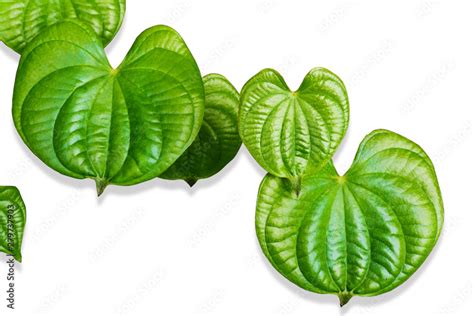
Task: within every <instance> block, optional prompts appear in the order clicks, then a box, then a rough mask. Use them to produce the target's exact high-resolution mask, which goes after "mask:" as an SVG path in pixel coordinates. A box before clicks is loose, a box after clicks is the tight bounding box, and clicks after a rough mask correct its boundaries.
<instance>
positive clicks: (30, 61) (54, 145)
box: [13, 22, 204, 194]
mask: <svg viewBox="0 0 474 316" xmlns="http://www.w3.org/2000/svg"><path fill="white" fill-rule="evenodd" d="M13 103H14V104H13V116H14V121H15V125H16V128H17V130H18V132H19V134H20V135H21V137H22V138H23V140H24V142H25V143H26V144H27V145H28V147H29V148H30V149H31V151H32V152H33V153H34V154H35V155H36V156H38V157H39V158H40V159H41V160H42V161H43V162H44V163H46V164H47V165H48V166H49V167H51V168H53V169H54V170H56V171H58V172H60V173H62V174H64V175H67V176H70V177H74V178H79V179H83V178H91V179H95V180H96V183H97V187H98V192H99V194H100V193H102V191H103V190H104V189H105V187H106V186H107V185H108V184H115V185H133V184H137V183H141V182H144V181H147V180H150V179H153V178H156V177H157V176H158V175H160V174H161V173H163V172H164V171H165V170H166V169H168V168H169V167H170V166H171V165H172V164H173V163H174V162H175V161H176V160H177V159H178V158H179V157H180V156H181V155H182V154H183V152H184V151H185V150H186V149H187V148H188V147H189V146H190V145H191V144H192V142H193V141H194V139H195V137H196V136H197V134H198V132H199V129H200V127H201V123H202V119H203V115H204V87H203V83H202V78H201V74H200V72H199V69H198V66H197V65H196V62H195V60H194V58H193V56H192V55H191V52H190V51H189V49H188V48H187V46H186V44H185V43H184V41H183V39H182V38H181V37H180V36H179V34H178V33H177V32H176V31H174V30H173V29H171V28H169V27H167V26H155V27H152V28H150V29H148V30H146V31H145V32H143V33H142V34H141V35H140V36H139V37H138V38H137V40H136V41H135V43H134V44H133V46H132V48H131V50H130V51H129V53H128V54H127V56H126V58H125V60H124V61H123V62H122V64H121V65H120V66H119V67H118V68H117V69H113V68H112V67H111V66H110V64H109V62H108V60H107V57H106V55H105V52H104V49H103V47H102V44H101V42H100V40H99V39H98V38H97V37H96V36H95V34H94V32H92V31H91V30H90V28H88V27H86V26H85V25H81V24H78V23H74V22H63V23H59V24H55V25H53V26H51V27H49V28H48V29H46V30H45V31H44V32H42V33H41V34H40V35H39V36H38V37H36V39H35V40H33V42H31V43H30V44H29V45H28V46H27V47H26V49H25V51H24V52H23V54H22V58H21V60H20V66H19V69H18V72H17V80H16V85H15V91H14V101H13Z"/></svg>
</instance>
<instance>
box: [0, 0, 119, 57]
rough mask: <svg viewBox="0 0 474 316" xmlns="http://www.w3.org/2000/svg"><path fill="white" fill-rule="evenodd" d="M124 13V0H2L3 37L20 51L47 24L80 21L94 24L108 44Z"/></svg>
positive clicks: (0, 27)
mask: <svg viewBox="0 0 474 316" xmlns="http://www.w3.org/2000/svg"><path fill="white" fill-rule="evenodd" d="M124 14H125V0H0V40H1V41H3V42H4V43H5V44H6V45H7V46H9V47H10V48H12V49H13V50H15V51H16V52H19V53H21V52H22V51H23V49H24V48H25V46H26V44H28V43H29V42H30V41H31V40H33V39H34V38H35V37H36V36H37V35H38V34H39V33H41V32H42V31H43V30H44V29H45V28H47V27H48V26H51V25H53V24H55V23H58V22H62V21H66V20H79V21H82V22H84V23H86V24H87V25H89V26H90V27H92V28H93V29H94V31H95V33H96V34H97V36H99V37H100V38H101V41H102V44H103V45H104V46H106V45H107V44H108V43H109V42H110V41H111V40H112V39H113V38H114V36H115V34H116V33H117V32H118V30H119V28H120V26H121V24H122V20H123V17H124Z"/></svg>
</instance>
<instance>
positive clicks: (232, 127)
mask: <svg viewBox="0 0 474 316" xmlns="http://www.w3.org/2000/svg"><path fill="white" fill-rule="evenodd" d="M204 90H205V96H206V102H205V111H204V121H203V124H202V127H201V130H200V132H199V135H198V137H197V138H196V140H195V141H194V143H193V144H192V145H191V147H189V148H188V150H186V152H185V153H184V154H183V155H182V156H181V157H180V158H179V159H178V161H176V163H174V164H173V166H171V168H170V169H168V170H167V171H166V172H165V173H164V174H162V175H161V176H160V177H161V178H164V179H172V180H177V179H181V180H185V181H186V182H188V183H189V185H191V186H193V185H194V184H195V183H196V182H197V181H198V180H200V179H205V178H209V177H212V176H213V175H215V174H217V173H218V172H219V171H221V170H222V169H223V168H224V167H225V166H226V165H227V164H228V163H229V162H230V161H231V160H232V159H234V157H235V155H237V152H238V151H239V149H240V146H241V145H242V142H241V140H240V136H239V131H238V128H237V116H238V112H239V93H238V92H237V90H235V88H234V87H233V86H232V84H231V83H230V82H229V81H227V79H226V78H224V77H223V76H221V75H217V74H211V75H207V76H205V77H204Z"/></svg>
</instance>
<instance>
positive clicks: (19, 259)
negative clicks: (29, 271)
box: [13, 253, 23, 263]
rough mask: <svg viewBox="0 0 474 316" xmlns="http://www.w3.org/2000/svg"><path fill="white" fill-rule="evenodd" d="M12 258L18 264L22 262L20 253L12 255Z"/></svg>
mask: <svg viewBox="0 0 474 316" xmlns="http://www.w3.org/2000/svg"><path fill="white" fill-rule="evenodd" d="M13 258H14V259H15V260H16V261H17V262H19V263H21V262H22V261H23V257H22V256H21V253H17V254H14V255H13Z"/></svg>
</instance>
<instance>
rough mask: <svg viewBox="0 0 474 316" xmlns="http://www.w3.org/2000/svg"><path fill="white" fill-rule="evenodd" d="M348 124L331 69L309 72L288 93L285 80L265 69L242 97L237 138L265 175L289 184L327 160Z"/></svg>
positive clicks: (346, 104) (340, 85) (342, 95)
mask: <svg viewBox="0 0 474 316" xmlns="http://www.w3.org/2000/svg"><path fill="white" fill-rule="evenodd" d="M348 123H349V101H348V97H347V92H346V89H345V87H344V84H343V82H342V81H341V80H340V79H339V78H338V77H337V76H336V75H334V74H333V73H331V72H330V71H329V70H326V69H323V68H315V69H313V70H312V71H311V72H310V73H309V74H308V75H307V76H306V77H305V79H304V81H303V83H302V84H301V86H300V88H299V89H298V90H297V91H295V92H292V91H291V90H290V89H289V88H288V86H287V85H286V83H285V81H284V79H283V77H282V76H281V75H280V74H279V73H277V72H276V71H275V70H271V69H266V70H263V71H262V72H260V73H259V74H257V75H256V76H255V77H253V78H252V79H250V81H249V82H247V84H246V85H245V86H244V88H243V90H242V94H241V110H240V117H239V129H240V135H241V137H242V140H243V142H244V144H245V145H246V146H247V148H248V150H249V151H250V153H251V154H252V156H253V157H254V158H255V160H256V161H257V162H258V163H259V164H260V165H261V166H262V167H263V168H264V169H265V170H267V171H268V172H269V173H271V174H273V175H275V176H278V177H281V178H287V179H290V180H291V181H292V182H293V183H294V186H295V188H296V189H298V186H299V185H298V183H299V179H300V177H301V176H303V175H304V174H305V173H310V172H314V171H317V170H318V169H320V168H321V167H322V166H324V165H325V164H326V163H327V162H328V161H329V160H330V159H331V158H332V155H333V154H334V152H335V151H336V149H337V147H338V146H339V144H340V142H341V141H342V139H343V137H344V134H345V132H346V130H347V127H348Z"/></svg>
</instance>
